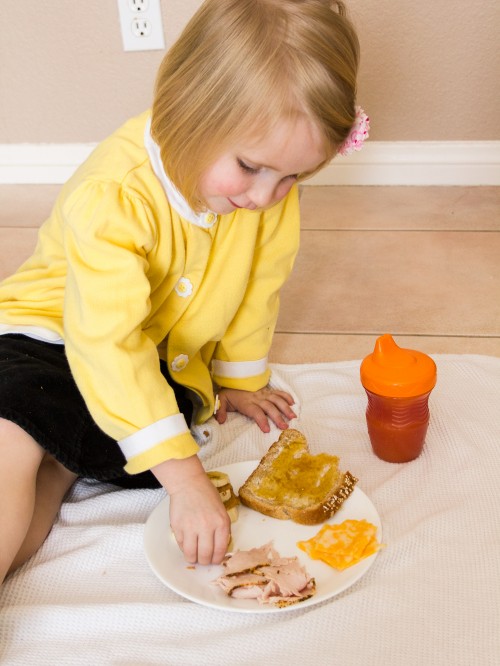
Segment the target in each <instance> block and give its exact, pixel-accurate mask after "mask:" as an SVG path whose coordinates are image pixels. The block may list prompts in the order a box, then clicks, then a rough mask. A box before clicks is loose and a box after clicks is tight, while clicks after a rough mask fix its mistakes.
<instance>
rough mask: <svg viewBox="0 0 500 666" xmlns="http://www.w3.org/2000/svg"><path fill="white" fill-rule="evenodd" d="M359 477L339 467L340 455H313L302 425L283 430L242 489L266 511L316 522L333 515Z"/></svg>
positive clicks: (251, 503)
mask: <svg viewBox="0 0 500 666" xmlns="http://www.w3.org/2000/svg"><path fill="white" fill-rule="evenodd" d="M356 482H357V478H356V477H355V476H353V475H352V474H351V473H350V472H342V471H341V470H340V469H339V459H338V457H337V456H334V455H330V454H328V453H319V454H317V455H312V454H311V453H310V451H309V446H308V444H307V441H306V438H305V437H304V435H303V434H302V433H301V432H299V431H298V430H294V429H292V428H288V429H287V430H284V431H283V432H282V433H281V435H280V437H279V439H278V441H277V442H274V444H271V446H270V447H269V450H268V452H267V453H266V454H265V455H264V456H263V457H262V459H261V460H260V462H259V464H258V465H257V467H256V468H255V470H254V471H253V472H252V473H251V474H250V476H249V477H248V478H247V480H246V481H245V482H244V483H243V485H242V486H241V488H240V489H239V492H238V494H239V498H240V501H241V503H242V504H244V505H245V506H247V507H249V508H251V509H254V510H255V511H259V512H260V513H263V514H264V515H266V516H271V517H272V518H279V519H281V520H293V521H294V522H296V523H300V524H302V525H316V524H318V523H322V522H323V521H325V520H327V519H328V518H330V516H332V515H333V514H334V513H335V512H336V511H338V509H339V508H340V507H341V506H342V504H343V503H344V501H345V500H346V499H347V498H348V497H349V495H350V494H351V493H352V491H353V490H354V486H355V485H356Z"/></svg>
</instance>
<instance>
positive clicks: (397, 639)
mask: <svg viewBox="0 0 500 666" xmlns="http://www.w3.org/2000/svg"><path fill="white" fill-rule="evenodd" d="M435 360H436V362H437V365H438V383H437V386H436V388H435V389H434V391H433V393H432V394H431V400H430V408H431V423H430V426H429V431H428V435H427V442H426V446H425V449H424V452H423V454H422V455H421V456H420V457H419V458H418V459H417V460H415V461H413V462H411V463H407V464H402V465H394V464H390V463H385V462H382V461H381V460H379V459H378V458H376V457H375V456H374V455H373V453H372V452H371V449H370V445H369V440H368V436H367V432H366V425H365V415H364V410H365V404H366V397H365V394H364V391H363V389H362V387H361V386H360V383H359V362H344V363H328V364H315V365H297V366H286V365H274V366H273V380H272V381H273V383H274V384H275V385H278V386H280V387H283V388H285V389H287V390H289V391H291V392H292V393H293V394H294V395H295V397H296V400H297V404H298V406H299V407H300V414H299V418H298V420H297V422H293V423H292V425H293V426H294V427H298V428H300V429H301V430H302V431H303V432H304V434H305V435H306V436H307V438H308V440H309V442H310V446H311V448H312V450H313V452H316V453H317V452H319V451H328V452H331V453H336V454H337V455H338V456H339V457H340V459H341V463H342V466H343V468H347V469H349V470H350V471H351V472H352V473H353V474H355V475H356V476H357V477H359V479H360V481H359V487H360V488H361V489H362V490H363V491H364V493H365V494H367V495H368V497H369V498H370V499H371V500H372V502H373V503H374V505H375V506H376V507H377V510H378V512H379V514H380V516H381V520H382V525H383V541H384V542H385V543H386V544H387V545H386V548H385V549H384V550H382V551H381V552H380V553H379V555H378V556H377V558H376V560H375V562H374V564H373V566H372V567H371V568H370V569H369V571H368V572H367V574H366V575H365V576H364V577H362V578H361V579H360V580H359V581H358V582H356V583H355V584H354V585H353V586H352V587H350V588H349V589H347V590H346V591H345V592H343V593H341V594H340V595H338V596H336V597H334V598H333V599H331V600H330V601H326V602H323V603H321V604H318V605H315V606H312V607H310V608H304V609H300V608H299V609H297V610H294V611H292V612H286V613H283V614H279V613H273V614H242V613H231V612H227V611H223V610H218V609H213V608H208V607H205V606H201V605H199V604H195V603H193V602H191V601H188V600H186V599H184V598H183V597H180V596H178V595H177V594H176V593H174V592H173V591H171V590H170V589H169V588H168V587H166V586H164V585H163V584H162V583H161V582H160V581H159V580H158V578H157V577H156V576H155V575H154V573H153V572H152V571H151V569H150V568H149V566H148V564H147V562H146V559H145V555H144V549H143V530H144V523H145V521H146V519H147V518H148V516H149V514H150V513H151V511H152V510H153V509H154V507H155V506H156V505H157V504H158V502H159V501H160V500H161V499H162V498H163V497H164V493H163V491H162V490H161V489H160V490H132V491H126V490H117V489H116V488H114V487H113V486H110V485H102V484H97V483H86V482H83V481H82V482H79V483H78V484H77V485H76V487H75V488H74V490H73V491H72V493H71V495H70V496H69V498H68V501H67V502H66V503H65V504H64V505H63V507H62V510H61V514H60V518H59V520H58V522H57V524H56V525H55V526H54V529H53V530H52V532H51V534H50V536H49V538H48V540H47V541H46V543H45V545H44V546H43V548H42V549H41V550H40V552H39V553H38V554H37V555H36V556H35V557H34V558H33V559H32V560H31V561H30V562H28V563H27V564H26V565H25V566H24V567H23V568H22V569H21V570H20V571H18V572H17V573H16V574H14V575H13V576H11V577H10V578H9V579H8V581H7V582H6V583H5V585H4V587H3V589H2V590H1V591H0V663H2V664H8V665H11V664H12V665H14V664H16V665H17V664H19V666H26V665H27V664H36V665H37V666H41V665H43V664H47V665H48V664H50V665H51V666H53V665H54V664H71V665H73V664H74V665H77V664H85V666H89V665H90V664H92V665H94V664H96V665H101V664H102V665H104V664H117V665H118V664H120V665H131V664H136V665H138V664H168V665H177V664H180V665H182V666H193V665H197V664H214V665H217V666H220V665H221V664H247V665H248V666H255V665H256V664H267V663H271V664H287V665H295V664H297V665H299V664H300V665H301V666H306V665H308V664H311V665H312V666H323V665H325V664H328V665H330V664H339V665H340V664H342V665H343V666H348V665H352V666H360V665H361V664H370V666H377V665H380V666H389V665H394V666H400V665H402V664H404V665H410V666H412V665H415V666H416V665H418V666H424V665H425V666H428V665H435V664H443V665H444V664H446V666H448V665H452V666H461V665H463V666H470V665H471V664H479V665H481V666H487V665H491V666H493V665H494V666H498V665H499V664H500V399H499V398H500V359H499V358H491V357H486V356H452V355H443V356H436V357H435ZM203 431H206V432H208V437H206V443H205V444H204V445H203V447H202V452H201V457H202V460H203V462H204V464H205V466H206V468H207V469H209V468H216V467H218V466H221V465H225V464H229V463H233V462H240V461H244V460H253V459H257V458H260V457H261V456H262V455H263V454H264V453H265V451H266V450H267V448H268V447H269V445H270V444H271V443H272V441H274V440H275V439H276V437H277V435H278V431H277V430H276V429H274V430H273V431H272V432H271V433H270V434H268V435H263V434H262V433H261V432H260V431H259V429H258V428H257V426H255V425H253V424H252V423H250V422H249V421H247V420H246V419H245V418H244V417H242V416H240V415H230V418H229V421H228V423H226V424H225V425H224V426H219V425H218V424H217V423H215V422H213V421H211V422H210V423H209V424H208V425H207V426H205V427H203V428H202V429H201V430H200V431H199V432H198V435H199V436H200V437H205V435H204V434H203ZM0 538H1V537H0Z"/></svg>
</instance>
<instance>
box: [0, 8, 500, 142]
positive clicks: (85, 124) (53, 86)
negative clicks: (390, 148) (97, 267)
mask: <svg viewBox="0 0 500 666" xmlns="http://www.w3.org/2000/svg"><path fill="white" fill-rule="evenodd" d="M161 3H162V11H163V19H164V28H165V36H166V41H167V44H171V43H172V41H173V40H174V39H175V37H176V36H177V35H178V33H179V32H180V30H181V28H182V26H183V25H184V24H185V23H186V22H187V20H188V18H189V17H190V16H191V14H192V13H193V12H194V11H195V9H196V8H197V7H198V6H199V4H200V0H161ZM2 5H3V0H0V9H2V10H3V9H4V8H3V7H2ZM349 6H350V8H351V14H352V17H353V19H354V21H355V23H356V25H357V26H358V31H359V34H360V39H361V44H362V67H361V73H360V84H359V101H360V103H361V104H362V105H363V106H364V107H365V108H366V109H367V111H368V112H369V114H370V116H371V118H372V133H371V137H372V139H374V140H378V141H398V140H405V141H411V140H414V141H419V140H422V141H431V140H436V141H446V140H493V139H500V86H499V81H500V61H499V49H498V37H499V35H500V2H499V0H474V2H470V0H419V1H416V0H376V1H375V0H351V2H350V3H349ZM2 15H3V17H4V18H5V17H6V16H9V18H11V19H12V20H13V21H15V25H16V26H17V27H15V29H13V30H12V31H11V32H10V33H9V31H7V30H6V29H5V26H4V27H3V29H2V31H1V34H0V143H21V142H27V143H66V142H69V143H73V142H94V141H98V140H99V139H101V138H103V137H104V136H106V135H107V134H108V133H109V132H111V131H112V130H113V129H114V128H115V127H116V126H118V125H119V124H120V123H121V122H122V121H123V120H125V119H126V118H127V117H129V116H130V115H132V114H134V113H136V112H140V111H141V110H142V109H143V108H145V107H147V106H148V105H149V104H150V100H151V90H152V85H153V81H154V76H155V70H156V67H157V65H158V63H159V61H160V59H161V56H162V53H161V52H159V51H152V52H143V53H125V52H123V50H122V45H121V37H120V33H119V26H118V12H117V8H116V1H115V0H86V1H85V2H82V1H81V0H16V2H15V12H13V11H2ZM221 38H223V36H221Z"/></svg>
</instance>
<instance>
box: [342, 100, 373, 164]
mask: <svg viewBox="0 0 500 666" xmlns="http://www.w3.org/2000/svg"><path fill="white" fill-rule="evenodd" d="M369 129H370V118H368V116H367V115H366V113H365V112H364V111H363V109H362V108H361V107H360V106H357V107H356V118H355V120H354V124H353V126H352V127H351V131H350V132H349V135H348V137H347V139H346V140H345V141H344V143H343V144H342V145H341V146H340V148H339V151H338V153H339V155H343V156H345V155H350V154H351V153H353V152H354V151H355V150H361V148H362V147H363V143H364V142H365V141H366V139H367V138H368V136H369V135H368V131H369Z"/></svg>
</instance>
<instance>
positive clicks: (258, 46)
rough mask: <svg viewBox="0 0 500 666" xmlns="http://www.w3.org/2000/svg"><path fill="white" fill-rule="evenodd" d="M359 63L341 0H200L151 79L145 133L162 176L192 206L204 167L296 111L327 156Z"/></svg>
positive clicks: (339, 137) (347, 121) (348, 116)
mask: <svg viewBox="0 0 500 666" xmlns="http://www.w3.org/2000/svg"><path fill="white" fill-rule="evenodd" d="M358 61H359V43H358V39H357V36H356V33H355V30H354V28H353V26H352V25H351V23H350V22H349V20H348V19H347V17H346V10H345V6H344V4H343V3H342V2H330V1H329V0H205V2H204V3H203V5H202V6H201V7H200V9H199V10H198V11H197V12H196V14H195V15H194V16H193V18H192V19H191V21H190V22H189V23H188V25H187V26H186V28H185V29H184V31H183V33H182V34H181V36H180V37H179V39H178V40H177V42H176V43H175V44H174V45H173V46H172V48H171V49H170V50H169V51H168V52H167V54H166V55H165V57H164V59H163V61H162V63H161V65H160V68H159V71H158V75H157V79H156V86H155V95H154V100H153V107H152V124H151V133H152V136H153V139H154V140H155V141H156V143H157V144H158V145H159V146H160V152H161V157H162V161H163V164H164V167H165V170H166V172H167V174H168V176H169V178H170V179H171V180H172V182H173V183H174V185H175V186H176V187H177V188H178V189H179V190H180V192H181V193H182V194H183V195H184V197H185V198H186V200H187V201H188V203H189V204H190V205H191V206H192V207H193V209H195V210H196V209H198V210H199V209H201V208H203V206H204V202H202V201H201V200H200V197H199V194H198V183H199V180H200V176H201V174H202V173H203V172H204V171H205V170H206V168H207V167H208V166H210V164H212V163H213V162H214V161H215V160H216V159H217V158H218V157H219V156H220V155H221V154H223V153H224V152H225V151H226V150H227V148H228V147H229V146H230V145H231V144H234V142H235V141H236V140H237V139H241V137H242V136H244V137H248V136H256V137H260V136H263V135H264V133H265V132H268V131H270V130H271V129H272V128H273V126H274V124H275V123H277V122H278V121H280V120H281V119H283V118H284V117H287V118H293V117H295V116H298V115H299V114H306V116H308V117H309V118H310V119H311V120H312V122H313V123H314V124H315V125H316V126H317V127H318V128H319V130H320V131H321V133H322V135H323V137H324V141H325V148H326V151H327V154H328V156H329V158H331V157H332V156H333V154H334V153H335V151H336V150H337V148H338V147H339V146H340V145H341V144H342V142H343V141H344V139H345V138H346V136H347V135H348V133H349V130H350V128H351V127H352V124H353V122H354V118H355V97H356V75H357V69H358Z"/></svg>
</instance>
